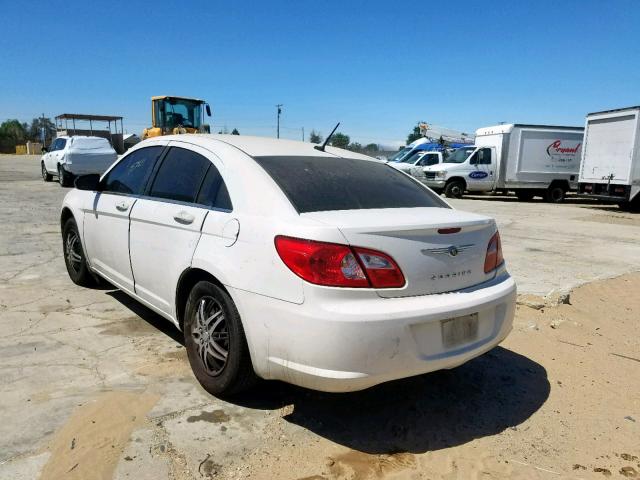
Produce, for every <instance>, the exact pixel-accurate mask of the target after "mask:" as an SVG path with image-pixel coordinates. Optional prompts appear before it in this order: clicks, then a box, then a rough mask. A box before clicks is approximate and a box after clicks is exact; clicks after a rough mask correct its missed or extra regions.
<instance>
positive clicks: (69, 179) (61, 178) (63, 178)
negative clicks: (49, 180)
mask: <svg viewBox="0 0 640 480" xmlns="http://www.w3.org/2000/svg"><path fill="white" fill-rule="evenodd" d="M58 182H59V183H60V186H61V187H73V176H72V175H71V174H70V173H69V172H67V171H66V170H65V169H64V167H63V166H62V165H58Z"/></svg>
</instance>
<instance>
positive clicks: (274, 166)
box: [255, 157, 448, 213]
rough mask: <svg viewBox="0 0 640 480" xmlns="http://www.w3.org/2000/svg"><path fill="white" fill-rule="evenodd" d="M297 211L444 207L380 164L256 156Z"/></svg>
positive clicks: (421, 189) (427, 191) (422, 188)
mask: <svg viewBox="0 0 640 480" xmlns="http://www.w3.org/2000/svg"><path fill="white" fill-rule="evenodd" d="M255 160H256V162H258V164H260V166H261V167H262V168H264V169H265V170H266V171H267V173H268V174H269V175H270V176H271V178H273V180H274V181H275V182H276V183H277V184H278V186H279V187H280V188H281V189H282V191H283V192H284V193H285V195H286V196H287V197H288V198H289V200H290V201H291V203H292V204H293V206H294V207H295V209H296V210H297V211H298V212H299V213H306V212H321V211H328V210H364V209H372V208H411V207H441V208H448V206H447V204H446V203H444V202H443V201H442V200H441V199H440V198H439V197H437V196H436V195H435V194H433V193H431V192H430V191H429V190H427V189H426V188H424V187H422V186H421V185H419V184H418V183H416V182H415V181H414V180H412V179H411V178H409V177H407V176H406V175H405V174H403V173H401V172H398V171H397V170H396V169H395V168H393V167H390V166H389V165H386V164H385V163H382V162H380V163H377V162H374V161H367V160H355V159H351V158H339V157H338V158H332V157H255Z"/></svg>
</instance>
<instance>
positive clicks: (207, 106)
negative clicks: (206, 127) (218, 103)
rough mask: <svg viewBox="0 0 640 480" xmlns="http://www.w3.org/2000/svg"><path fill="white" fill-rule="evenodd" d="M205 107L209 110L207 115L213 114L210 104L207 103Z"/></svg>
mask: <svg viewBox="0 0 640 480" xmlns="http://www.w3.org/2000/svg"><path fill="white" fill-rule="evenodd" d="M204 109H205V110H206V111H207V117H210V116H211V107H210V106H209V104H208V103H207V104H205V106H204Z"/></svg>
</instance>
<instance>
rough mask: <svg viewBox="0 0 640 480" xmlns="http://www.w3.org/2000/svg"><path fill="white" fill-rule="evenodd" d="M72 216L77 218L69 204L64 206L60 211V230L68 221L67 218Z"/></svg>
mask: <svg viewBox="0 0 640 480" xmlns="http://www.w3.org/2000/svg"><path fill="white" fill-rule="evenodd" d="M70 218H73V219H74V220H75V215H74V214H73V211H71V209H70V208H69V207H67V206H64V207H62V211H61V212H60V230H61V231H62V229H63V228H64V224H65V223H67V220H69V219H70ZM76 223H78V221H77V220H76Z"/></svg>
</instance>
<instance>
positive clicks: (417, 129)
mask: <svg viewBox="0 0 640 480" xmlns="http://www.w3.org/2000/svg"><path fill="white" fill-rule="evenodd" d="M420 123H421V122H418V123H417V124H416V126H415V127H413V131H412V132H411V133H410V134H409V135H407V145H409V144H410V143H411V142H415V141H416V140H418V139H419V138H422V135H421V134H420V127H419V126H418V125H420Z"/></svg>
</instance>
